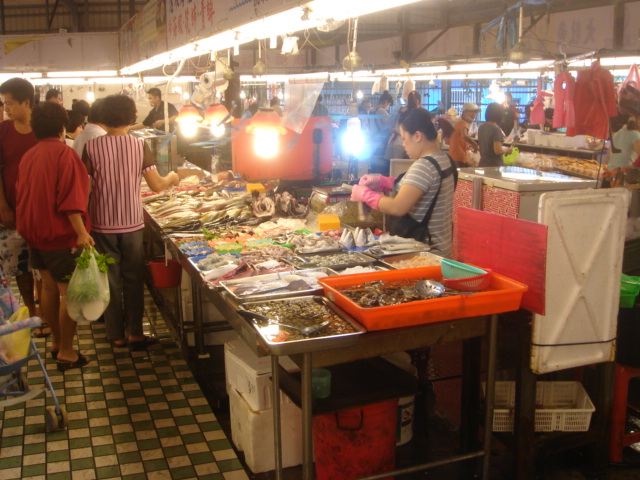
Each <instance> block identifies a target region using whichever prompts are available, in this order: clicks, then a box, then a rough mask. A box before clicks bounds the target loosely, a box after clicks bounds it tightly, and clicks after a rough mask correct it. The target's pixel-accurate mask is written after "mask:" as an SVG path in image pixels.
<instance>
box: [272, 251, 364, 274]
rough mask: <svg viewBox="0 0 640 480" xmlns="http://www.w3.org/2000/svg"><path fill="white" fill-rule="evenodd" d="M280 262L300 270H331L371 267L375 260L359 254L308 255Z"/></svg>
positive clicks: (287, 258) (284, 259) (288, 258)
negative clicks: (360, 266)
mask: <svg viewBox="0 0 640 480" xmlns="http://www.w3.org/2000/svg"><path fill="white" fill-rule="evenodd" d="M282 260H283V261H285V262H287V263H289V264H291V265H293V266H294V267H296V268H300V269H305V268H317V267H328V268H331V269H333V270H335V269H344V268H349V267H356V266H358V265H371V264H373V263H374V262H375V261H376V259H375V258H372V257H370V256H368V255H364V254H362V253H359V252H340V253H309V254H300V255H295V256H291V257H283V258H282Z"/></svg>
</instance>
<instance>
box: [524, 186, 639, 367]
mask: <svg viewBox="0 0 640 480" xmlns="http://www.w3.org/2000/svg"><path fill="white" fill-rule="evenodd" d="M629 198H630V194H629V192H628V191H626V190H625V189H622V188H608V189H597V190H592V189H589V190H569V191H558V192H549V193H545V194H543V195H542V196H541V197H540V203H539V215H538V221H539V222H540V223H542V224H545V225H548V227H549V229H548V239H547V264H546V299H545V312H546V314H545V315H537V314H536V315H534V316H533V327H532V339H531V343H532V350H531V351H532V354H531V369H532V370H533V372H534V373H536V374H541V373H547V372H553V371H557V370H563V369H566V368H572V367H578V366H581V365H589V364H593V363H600V362H607V361H612V360H613V359H614V356H615V337H616V326H617V321H618V303H619V296H620V273H621V272H622V252H623V249H624V232H625V226H626V220H627V211H628V206H629Z"/></svg>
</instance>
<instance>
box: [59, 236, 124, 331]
mask: <svg viewBox="0 0 640 480" xmlns="http://www.w3.org/2000/svg"><path fill="white" fill-rule="evenodd" d="M108 263H113V259H111V258H108V257H107V256H106V255H99V254H97V253H96V250H95V248H93V247H89V248H88V249H85V250H84V251H83V252H82V255H80V256H79V257H78V258H77V259H76V264H77V265H76V269H75V270H74V272H73V275H72V276H71V281H70V282H69V287H68V288H67V311H68V312H69V316H70V317H71V319H73V320H75V321H76V322H78V323H89V322H95V321H96V320H98V318H100V315H102V314H103V313H104V311H105V310H106V309H107V305H109V300H110V296H109V279H108V277H107V268H108Z"/></svg>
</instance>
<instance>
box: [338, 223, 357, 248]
mask: <svg viewBox="0 0 640 480" xmlns="http://www.w3.org/2000/svg"><path fill="white" fill-rule="evenodd" d="M340 245H342V246H344V247H346V248H353V247H355V246H356V240H355V238H354V237H353V232H352V231H351V230H349V229H348V228H345V229H344V233H343V234H342V237H340Z"/></svg>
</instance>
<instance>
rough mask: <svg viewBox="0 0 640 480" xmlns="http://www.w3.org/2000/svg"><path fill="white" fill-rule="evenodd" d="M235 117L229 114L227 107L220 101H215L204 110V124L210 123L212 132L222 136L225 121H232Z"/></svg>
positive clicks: (216, 135)
mask: <svg viewBox="0 0 640 480" xmlns="http://www.w3.org/2000/svg"><path fill="white" fill-rule="evenodd" d="M232 119H233V117H232V116H231V115H230V114H229V110H227V107H225V106H224V105H222V104H220V103H214V104H213V105H211V106H210V107H209V108H207V111H206V112H204V120H203V121H202V124H203V125H209V128H210V130H211V134H212V135H214V136H215V137H220V136H222V134H223V133H224V131H225V125H224V124H225V123H227V122H230V121H231V120H232Z"/></svg>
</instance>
